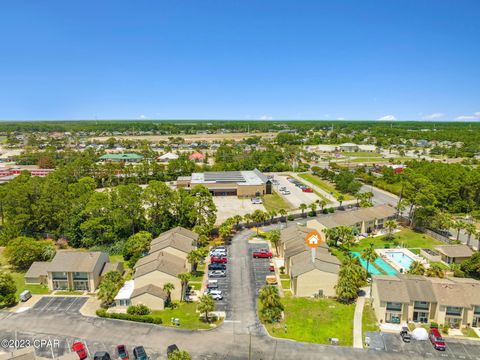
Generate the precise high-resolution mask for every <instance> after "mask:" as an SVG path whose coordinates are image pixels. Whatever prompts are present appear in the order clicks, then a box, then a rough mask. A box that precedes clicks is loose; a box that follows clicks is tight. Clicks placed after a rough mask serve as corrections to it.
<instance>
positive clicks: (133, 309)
mask: <svg viewBox="0 0 480 360" xmlns="http://www.w3.org/2000/svg"><path fill="white" fill-rule="evenodd" d="M127 314H129V315H148V314H150V309H149V308H148V306H146V305H143V304H138V305H131V306H129V307H128V309H127Z"/></svg>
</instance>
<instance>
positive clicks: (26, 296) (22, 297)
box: [20, 290, 32, 302]
mask: <svg viewBox="0 0 480 360" xmlns="http://www.w3.org/2000/svg"><path fill="white" fill-rule="evenodd" d="M31 297H32V294H31V293H30V291H28V290H23V291H22V292H21V293H20V301H23V302H25V301H27V300H28V299H30V298H31Z"/></svg>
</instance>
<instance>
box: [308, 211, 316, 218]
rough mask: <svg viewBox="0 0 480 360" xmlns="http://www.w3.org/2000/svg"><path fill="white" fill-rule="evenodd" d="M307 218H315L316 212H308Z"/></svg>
mask: <svg viewBox="0 0 480 360" xmlns="http://www.w3.org/2000/svg"><path fill="white" fill-rule="evenodd" d="M308 216H310V217H315V216H317V212H316V211H309V212H308Z"/></svg>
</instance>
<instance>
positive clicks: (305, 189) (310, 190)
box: [302, 188, 313, 193]
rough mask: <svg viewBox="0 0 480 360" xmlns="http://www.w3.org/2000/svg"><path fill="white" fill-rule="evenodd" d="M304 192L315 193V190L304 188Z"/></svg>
mask: <svg viewBox="0 0 480 360" xmlns="http://www.w3.org/2000/svg"><path fill="white" fill-rule="evenodd" d="M302 191H303V192H308V193H313V190H312V189H311V188H304V189H302Z"/></svg>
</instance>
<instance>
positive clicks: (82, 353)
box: [72, 341, 87, 360]
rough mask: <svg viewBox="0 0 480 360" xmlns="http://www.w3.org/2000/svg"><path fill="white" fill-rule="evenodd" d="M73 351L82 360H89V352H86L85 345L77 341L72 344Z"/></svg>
mask: <svg viewBox="0 0 480 360" xmlns="http://www.w3.org/2000/svg"><path fill="white" fill-rule="evenodd" d="M72 351H74V352H76V353H77V355H78V357H79V359H80V360H83V359H86V358H87V351H86V350H85V345H83V343H82V342H80V341H75V342H74V343H73V344H72Z"/></svg>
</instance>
